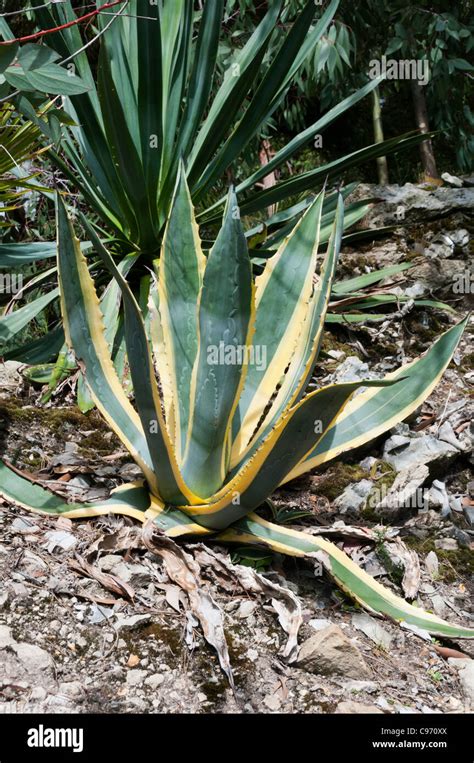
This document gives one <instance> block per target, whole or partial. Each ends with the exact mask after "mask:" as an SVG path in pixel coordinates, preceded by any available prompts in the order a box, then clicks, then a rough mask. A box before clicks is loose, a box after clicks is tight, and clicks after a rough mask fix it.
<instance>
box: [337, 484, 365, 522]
mask: <svg viewBox="0 0 474 763" xmlns="http://www.w3.org/2000/svg"><path fill="white" fill-rule="evenodd" d="M372 487H373V482H372V481H371V480H361V481H360V482H353V483H352V484H351V485H348V486H347V487H346V488H345V490H344V492H343V493H341V495H339V496H338V497H337V498H336V500H335V501H334V507H335V508H336V509H337V510H338V511H339V512H340V513H341V514H346V513H347V512H357V511H358V510H359V509H361V508H362V507H363V506H364V505H365V502H366V500H367V497H368V496H369V494H370V492H371V490H372Z"/></svg>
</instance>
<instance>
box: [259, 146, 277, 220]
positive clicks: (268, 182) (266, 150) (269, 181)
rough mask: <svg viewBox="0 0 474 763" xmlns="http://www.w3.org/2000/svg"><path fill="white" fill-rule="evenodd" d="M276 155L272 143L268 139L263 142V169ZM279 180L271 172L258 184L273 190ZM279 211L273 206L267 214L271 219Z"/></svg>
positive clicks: (260, 154)
mask: <svg viewBox="0 0 474 763" xmlns="http://www.w3.org/2000/svg"><path fill="white" fill-rule="evenodd" d="M274 155H275V152H274V150H273V149H272V147H271V144H270V141H269V140H267V139H266V138H265V139H264V140H262V143H261V146H260V151H259V153H258V156H259V159H260V164H261V166H262V167H265V165H266V164H268V162H269V161H270V160H271V159H272V157H273V156H274ZM276 182H277V179H276V175H275V173H274V172H270V173H269V174H268V175H265V177H264V178H262V180H261V182H260V183H259V184H258V185H259V186H260V188H271V187H272V186H274V185H276ZM276 210H277V206H276V204H272V205H271V206H269V207H267V214H268V216H269V217H271V216H272V215H273V214H275V212H276Z"/></svg>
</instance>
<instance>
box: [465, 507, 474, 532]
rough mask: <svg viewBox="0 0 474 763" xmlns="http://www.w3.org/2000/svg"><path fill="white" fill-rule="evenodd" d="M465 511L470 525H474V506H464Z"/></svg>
mask: <svg viewBox="0 0 474 763" xmlns="http://www.w3.org/2000/svg"><path fill="white" fill-rule="evenodd" d="M463 512H464V516H465V517H466V520H467V523H468V525H469V526H470V527H474V506H464V507H463Z"/></svg>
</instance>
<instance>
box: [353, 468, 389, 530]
mask: <svg viewBox="0 0 474 763" xmlns="http://www.w3.org/2000/svg"><path fill="white" fill-rule="evenodd" d="M368 476H369V477H370V478H371V479H375V480H376V481H375V484H374V487H373V489H372V490H371V491H370V493H369V495H368V496H367V500H366V502H365V505H364V506H363V508H362V509H361V512H360V513H361V515H362V516H363V517H364V519H368V520H370V521H371V522H378V521H379V520H380V516H379V515H378V514H377V512H376V511H375V508H374V507H375V506H376V505H377V503H378V502H379V501H380V500H381V499H382V498H383V497H384V496H385V495H386V494H387V492H388V491H389V490H390V488H391V487H392V485H393V483H394V482H395V479H396V476H397V472H396V471H395V470H394V468H393V467H392V466H391V464H389V463H387V461H383V460H382V459H379V460H378V461H376V462H375V463H374V465H373V467H372V469H371V470H370V473H369V475H368Z"/></svg>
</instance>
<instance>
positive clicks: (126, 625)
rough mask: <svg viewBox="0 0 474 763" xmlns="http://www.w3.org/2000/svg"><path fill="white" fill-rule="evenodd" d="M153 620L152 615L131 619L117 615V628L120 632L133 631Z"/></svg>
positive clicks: (137, 616)
mask: <svg viewBox="0 0 474 763" xmlns="http://www.w3.org/2000/svg"><path fill="white" fill-rule="evenodd" d="M150 620H151V615H132V616H131V617H124V616H123V615H117V623H116V628H117V630H119V631H129V630H133V629H134V628H136V627H137V626H139V625H145V624H146V623H149V622H150Z"/></svg>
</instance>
